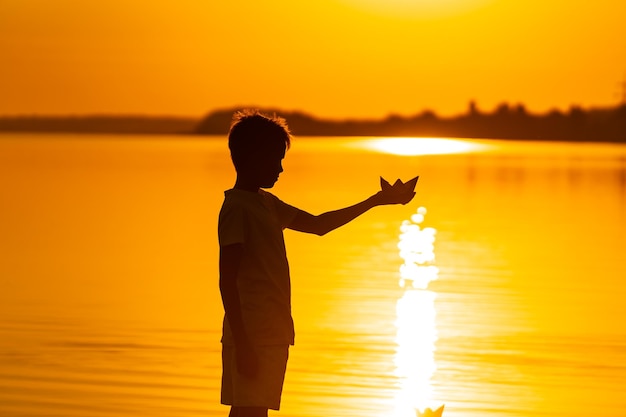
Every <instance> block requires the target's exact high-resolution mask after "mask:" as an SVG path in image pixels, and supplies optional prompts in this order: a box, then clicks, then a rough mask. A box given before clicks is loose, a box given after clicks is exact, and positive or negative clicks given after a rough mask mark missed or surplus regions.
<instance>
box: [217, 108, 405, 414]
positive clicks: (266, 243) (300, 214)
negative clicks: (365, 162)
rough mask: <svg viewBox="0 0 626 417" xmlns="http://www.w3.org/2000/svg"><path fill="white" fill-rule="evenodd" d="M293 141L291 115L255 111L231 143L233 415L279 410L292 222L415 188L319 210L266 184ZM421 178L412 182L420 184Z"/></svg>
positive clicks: (226, 206) (329, 224)
mask: <svg viewBox="0 0 626 417" xmlns="http://www.w3.org/2000/svg"><path fill="white" fill-rule="evenodd" d="M290 143H291V134H290V132H289V128H288V126H287V124H286V122H285V120H284V119H282V118H279V117H276V116H267V115H264V114H262V113H260V112H258V111H256V110H244V111H241V112H237V113H235V115H234V117H233V122H232V124H231V128H230V132H229V134H228V146H229V148H230V153H231V158H232V162H233V165H234V167H235V170H236V172H237V179H236V182H235V185H234V187H233V188H232V189H230V190H227V191H225V192H224V194H225V197H224V202H223V205H222V208H221V210H220V214H219V222H218V240H219V245H220V257H219V274H220V277H219V287H220V292H221V296H222V302H223V305H224V311H225V315H224V325H223V333H222V393H221V402H222V404H225V405H230V406H231V409H230V414H229V416H230V417H266V416H267V412H268V409H273V410H278V409H279V408H280V399H281V393H282V387H283V381H284V377H285V371H286V367H287V358H288V354H289V346H290V345H293V344H294V325H293V320H292V317H291V283H290V277H289V265H288V263H287V255H286V251H285V243H284V240H283V230H284V229H285V228H288V229H292V230H296V231H299V232H305V233H314V234H316V235H320V236H321V235H324V234H326V233H328V232H330V231H331V230H334V229H336V228H338V227H340V226H343V225H344V224H346V223H348V222H350V221H352V220H353V219H355V218H356V217H358V216H360V215H361V214H363V213H365V212H366V211H368V210H369V209H371V208H373V207H375V206H380V205H387V204H406V203H408V202H409V201H410V200H411V199H412V198H413V197H414V195H415V193H414V192H413V188H412V187H408V188H407V187H404V188H403V187H402V184H401V183H400V187H396V186H395V185H394V186H390V185H389V184H388V183H386V182H385V183H384V184H382V183H381V184H382V185H383V187H382V190H380V191H378V192H377V193H376V194H374V195H372V196H371V197H369V198H367V199H365V200H363V201H361V202H359V203H357V204H355V205H353V206H350V207H346V208H342V209H339V210H335V211H329V212H326V213H324V214H321V215H318V216H315V215H312V214H309V213H307V212H306V211H303V210H300V209H298V208H296V207H293V206H291V205H289V204H286V203H284V202H282V201H281V200H280V199H278V198H277V197H276V196H274V195H273V194H271V193H269V192H267V191H265V190H264V189H266V188H272V187H273V186H274V184H275V183H276V181H277V180H278V176H279V174H280V173H281V172H282V171H283V168H282V160H283V158H284V157H285V152H286V151H287V149H288V148H289V146H290ZM414 185H415V184H414V183H413V186H414Z"/></svg>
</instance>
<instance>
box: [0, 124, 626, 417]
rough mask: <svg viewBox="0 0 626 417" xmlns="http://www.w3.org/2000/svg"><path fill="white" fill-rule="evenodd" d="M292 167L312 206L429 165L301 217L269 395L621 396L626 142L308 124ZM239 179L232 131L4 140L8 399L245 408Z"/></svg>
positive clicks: (327, 406)
mask: <svg viewBox="0 0 626 417" xmlns="http://www.w3.org/2000/svg"><path fill="white" fill-rule="evenodd" d="M284 168H285V172H284V173H283V174H282V175H281V179H280V181H279V182H278V183H277V185H276V187H275V188H274V190H273V192H275V193H276V194H277V195H278V196H280V197H281V198H282V199H283V200H285V201H287V202H289V203H291V204H293V205H295V206H298V207H300V208H302V209H305V210H307V211H310V212H312V213H314V214H318V213H321V212H323V211H326V210H331V209H336V208H340V207H343V206H346V205H349V204H353V203H356V202H358V201H360V200H362V199H364V198H366V197H368V196H369V195H371V194H372V193H374V192H376V190H377V189H378V184H379V183H378V181H379V176H380V175H382V176H384V177H385V178H387V179H388V180H392V181H393V180H395V179H396V178H402V179H404V180H407V179H410V178H412V177H414V176H415V175H420V180H419V182H418V185H417V196H416V198H415V200H414V201H413V202H411V203H410V204H408V205H406V206H387V207H378V208H375V209H373V210H372V211H370V212H368V213H366V214H365V215H363V216H362V217H360V218H359V219H357V220H355V221H354V222H353V223H350V224H349V225H347V226H345V227H344V228H342V229H339V230H336V231H334V232H331V233H330V234H328V235H326V236H324V237H318V236H311V235H305V234H299V233H296V232H293V231H286V232H285V239H286V243H287V250H288V256H289V259H290V265H291V270H292V281H293V304H294V308H293V309H294V311H293V313H294V318H295V322H296V345H295V346H294V347H293V348H292V349H291V357H290V363H289V367H288V372H287V377H286V382H285V388H284V394H283V403H282V409H281V411H280V412H278V413H273V412H270V414H274V415H284V416H290V417H308V416H311V417H313V416H330V415H332V416H351V417H352V416H354V417H356V416H359V417H370V416H371V417H374V416H376V417H409V416H415V411H414V410H415V408H423V407H427V406H428V407H437V406H439V405H441V404H445V411H444V416H449V417H478V416H482V417H484V416H531V415H532V416H536V417H544V416H545V417H561V416H567V417H579V416H580V417H582V416H587V415H592V414H601V415H603V416H623V415H625V414H626V396H625V395H624V387H626V302H625V300H626V284H625V283H624V280H625V279H626V262H625V259H626V257H625V253H626V252H625V248H626V147H625V146H620V145H608V144H596V145H592V144H559V143H537V142H521V141H516V142H512V141H480V140H459V141H453V140H446V139H431V140H424V139H421V140H418V139H404V140H402V141H401V142H399V143H398V141H397V140H388V139H384V138H296V140H295V141H294V143H293V146H292V149H291V150H290V151H289V152H288V153H287V157H286V160H285V163H284ZM233 182H234V171H233V169H232V168H231V164H230V160H229V156H228V153H227V147H226V143H225V140H224V139H223V138H198V137H182V136H181V137H175V136H114V137H111V136H99V135H17V134H4V135H2V136H0V236H2V238H1V239H0V416H3V417H5V416H6V417H26V416H29V417H56V416H58V417H72V416H77V417H79V416H80V417H113V416H115V417H120V416H133V417H136V416H146V417H148V416H149V417H170V416H171V417H174V416H176V417H179V416H189V417H195V416H198V417H199V416H223V415H226V414H227V411H228V410H227V408H226V407H224V406H221V405H219V389H220V388H219V378H220V353H219V352H220V345H219V338H220V332H221V318H222V307H221V301H220V297H219V291H218V286H217V280H218V274H217V272H218V269H217V253H218V247H217V237H216V219H217V213H218V210H219V208H220V204H221V201H222V198H223V191H224V190H226V189H228V188H230V187H231V186H232V184H233ZM399 248H402V253H401V252H400V249H399ZM401 269H402V273H401V272H400V271H401ZM401 278H403V279H404V288H403V287H402V286H401V285H400V283H401ZM413 282H414V283H415V286H413V285H412V283H413Z"/></svg>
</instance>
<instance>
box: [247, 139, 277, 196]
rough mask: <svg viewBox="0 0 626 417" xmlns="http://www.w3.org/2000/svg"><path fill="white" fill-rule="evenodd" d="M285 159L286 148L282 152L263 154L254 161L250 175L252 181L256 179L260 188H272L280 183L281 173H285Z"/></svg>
mask: <svg viewBox="0 0 626 417" xmlns="http://www.w3.org/2000/svg"><path fill="white" fill-rule="evenodd" d="M284 158H285V148H284V147H283V149H282V150H275V151H268V152H263V155H259V157H258V158H256V159H255V161H254V164H253V167H252V169H251V170H250V173H249V174H250V176H251V179H254V181H255V182H256V183H257V185H258V186H259V187H260V188H272V187H273V186H274V184H276V181H278V176H279V175H280V173H281V172H283V164H282V161H283V159H284Z"/></svg>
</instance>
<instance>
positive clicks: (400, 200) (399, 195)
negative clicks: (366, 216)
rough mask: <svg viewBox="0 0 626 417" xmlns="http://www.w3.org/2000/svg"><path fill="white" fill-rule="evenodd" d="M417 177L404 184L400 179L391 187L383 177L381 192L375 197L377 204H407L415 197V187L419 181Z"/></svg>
mask: <svg viewBox="0 0 626 417" xmlns="http://www.w3.org/2000/svg"><path fill="white" fill-rule="evenodd" d="M418 178H419V177H415V178H413V179H412V180H410V181H407V182H406V183H403V182H402V181H400V180H399V179H398V180H396V182H395V183H394V184H393V185H391V184H389V182H387V181H386V180H385V179H384V178H383V177H380V187H381V190H380V191H379V192H378V193H376V195H375V196H374V198H375V201H376V204H378V205H386V204H406V203H408V202H409V201H411V200H412V199H413V197H415V191H413V190H414V189H415V185H416V184H417V179H418Z"/></svg>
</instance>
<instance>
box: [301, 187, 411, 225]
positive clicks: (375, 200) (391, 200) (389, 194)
mask: <svg viewBox="0 0 626 417" xmlns="http://www.w3.org/2000/svg"><path fill="white" fill-rule="evenodd" d="M414 196H415V193H414V192H413V191H412V190H411V191H410V192H406V193H398V192H394V191H391V190H381V191H379V192H378V193H376V194H374V195H373V196H371V197H369V198H367V199H365V200H363V201H361V202H360V203H357V204H355V205H352V206H349V207H345V208H342V209H339V210H334V211H329V212H326V213H323V214H320V215H318V216H315V215H312V214H309V213H307V212H306V211H299V212H298V214H297V215H296V217H295V218H294V219H293V221H292V222H291V224H290V225H289V229H293V230H297V231H299V232H305V233H313V234H316V235H319V236H322V235H325V234H326V233H328V232H330V231H332V230H335V229H337V228H338V227H341V226H343V225H344V224H346V223H349V222H351V221H352V220H354V219H356V218H357V217H359V216H360V215H361V214H363V213H365V212H366V211H368V210H369V209H371V208H374V207H376V206H382V205H388V204H406V203H408V202H409V201H411V200H412V199H413V197H414Z"/></svg>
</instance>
